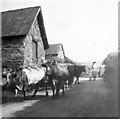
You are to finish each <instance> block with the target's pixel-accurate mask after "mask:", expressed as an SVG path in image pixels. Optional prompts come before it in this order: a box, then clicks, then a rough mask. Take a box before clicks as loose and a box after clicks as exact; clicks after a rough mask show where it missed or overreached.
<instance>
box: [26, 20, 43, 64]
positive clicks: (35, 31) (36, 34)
mask: <svg viewBox="0 0 120 119" xmlns="http://www.w3.org/2000/svg"><path fill="white" fill-rule="evenodd" d="M32 40H35V41H36V42H37V45H38V48H37V51H38V59H37V60H35V59H33V57H32ZM24 46H25V54H24V57H25V60H24V66H31V65H39V66H40V65H41V60H42V59H43V60H44V59H45V51H44V46H43V42H42V37H41V34H40V29H39V26H38V22H37V19H36V20H35V22H34V24H33V25H32V27H31V29H30V31H29V33H28V35H27V36H26V39H25V41H24Z"/></svg>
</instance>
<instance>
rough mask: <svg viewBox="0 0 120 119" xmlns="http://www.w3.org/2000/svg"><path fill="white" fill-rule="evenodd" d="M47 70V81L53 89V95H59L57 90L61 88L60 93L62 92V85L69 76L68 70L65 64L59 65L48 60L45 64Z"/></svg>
mask: <svg viewBox="0 0 120 119" xmlns="http://www.w3.org/2000/svg"><path fill="white" fill-rule="evenodd" d="M47 67H48V68H47V72H48V77H49V82H50V83H51V88H52V91H53V97H54V96H55V93H54V92H55V90H56V96H57V97H59V91H60V89H62V94H64V85H65V82H66V81H67V80H68V78H69V72H68V69H67V66H66V65H61V64H59V63H57V62H55V61H54V62H50V63H48V64H47Z"/></svg>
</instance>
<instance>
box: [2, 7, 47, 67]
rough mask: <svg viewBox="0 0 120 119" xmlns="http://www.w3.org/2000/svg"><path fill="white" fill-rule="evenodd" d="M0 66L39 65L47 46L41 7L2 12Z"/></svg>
mask: <svg viewBox="0 0 120 119" xmlns="http://www.w3.org/2000/svg"><path fill="white" fill-rule="evenodd" d="M1 16H2V24H1V25H2V36H1V37H2V66H3V67H8V68H9V67H10V68H15V67H21V66H22V67H27V66H30V65H41V62H42V60H44V59H45V49H47V48H48V47H49V45H48V41H47V36H46V32H45V27H44V22H43V17H42V11H41V7H39V6H37V7H29V8H24V9H18V10H11V11H6V12H2V14H1Z"/></svg>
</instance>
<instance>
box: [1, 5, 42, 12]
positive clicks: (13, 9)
mask: <svg viewBox="0 0 120 119" xmlns="http://www.w3.org/2000/svg"><path fill="white" fill-rule="evenodd" d="M31 8H40V9H41V6H31V7H24V8H19V9H13V10H7V11H2V12H1V13H6V12H13V11H18V10H25V9H31Z"/></svg>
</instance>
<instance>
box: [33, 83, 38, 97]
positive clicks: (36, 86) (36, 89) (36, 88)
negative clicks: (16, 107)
mask: <svg viewBox="0 0 120 119" xmlns="http://www.w3.org/2000/svg"><path fill="white" fill-rule="evenodd" d="M38 88H39V85H38V83H37V84H35V91H34V94H33V95H32V97H35V95H36V93H37V91H38Z"/></svg>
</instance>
